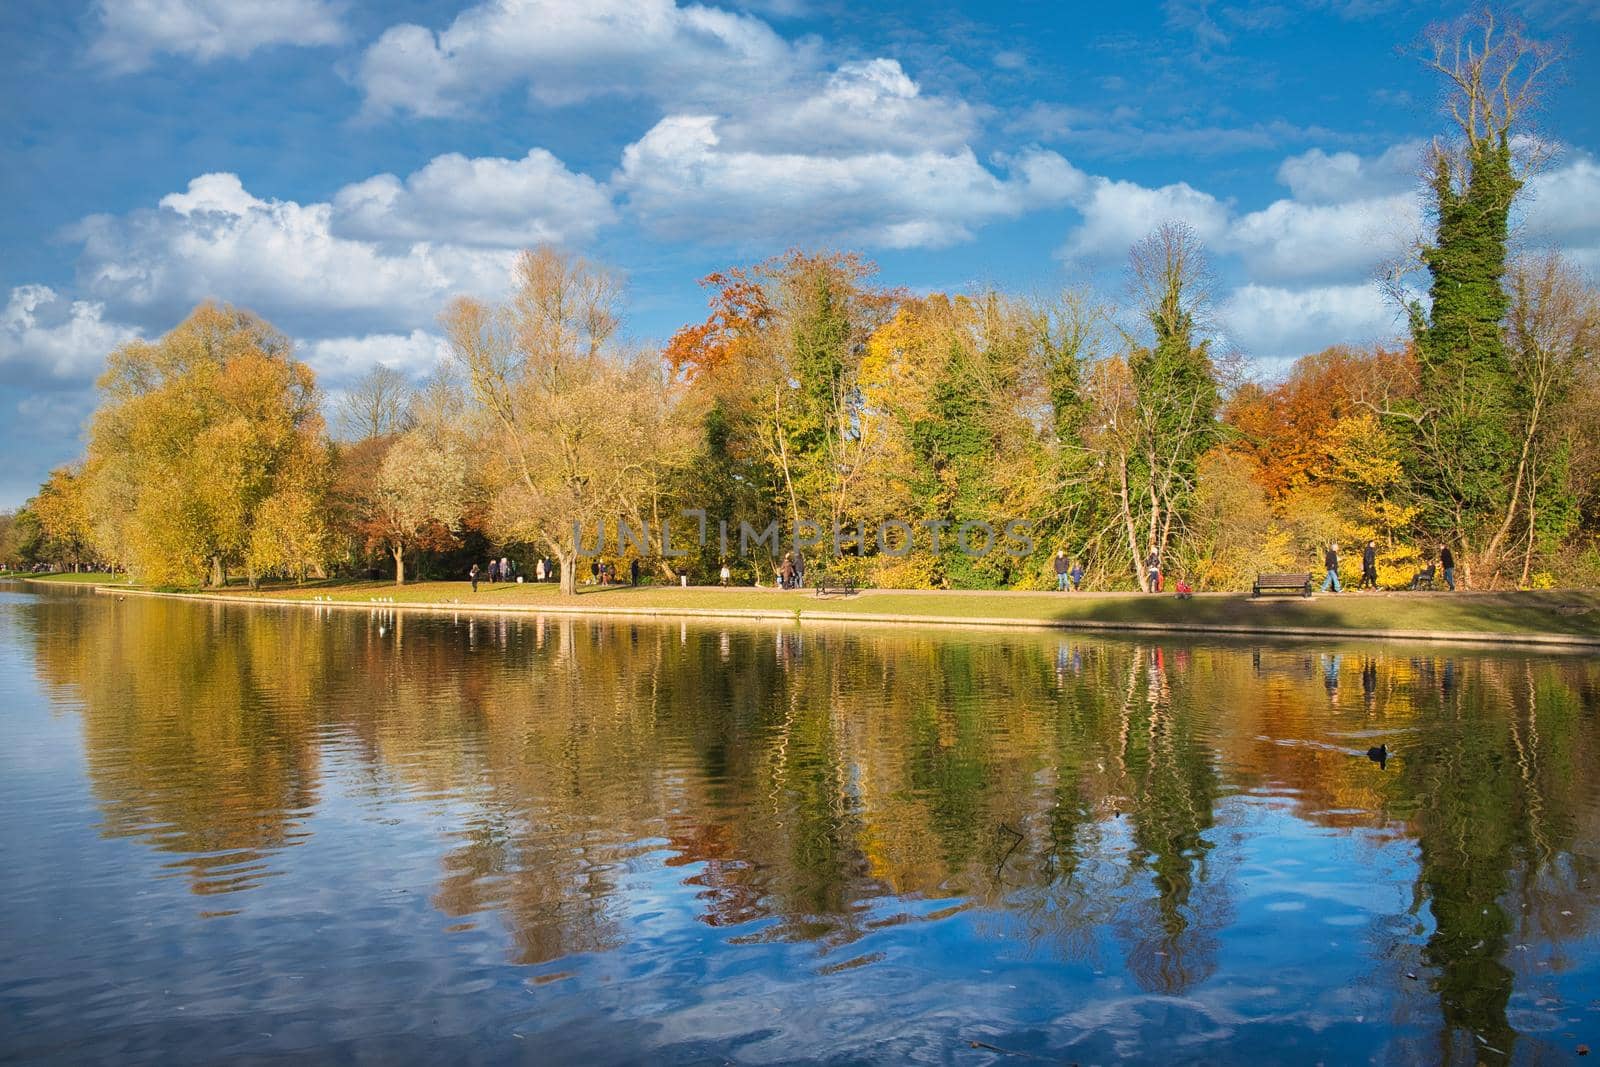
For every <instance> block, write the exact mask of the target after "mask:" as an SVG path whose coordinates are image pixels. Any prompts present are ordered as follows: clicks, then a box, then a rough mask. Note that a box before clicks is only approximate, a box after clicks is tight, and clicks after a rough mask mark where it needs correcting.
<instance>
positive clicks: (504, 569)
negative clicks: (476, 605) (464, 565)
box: [467, 556, 544, 593]
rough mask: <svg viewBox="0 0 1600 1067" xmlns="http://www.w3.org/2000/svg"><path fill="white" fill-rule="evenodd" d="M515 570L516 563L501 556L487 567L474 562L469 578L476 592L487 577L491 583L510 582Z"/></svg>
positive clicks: (468, 574)
mask: <svg viewBox="0 0 1600 1067" xmlns="http://www.w3.org/2000/svg"><path fill="white" fill-rule="evenodd" d="M539 562H540V563H543V562H544V561H543V560H540V561H539ZM515 570H516V564H514V563H512V562H511V560H509V559H507V558H506V557H505V556H501V557H500V558H499V559H491V560H490V561H489V566H488V567H487V568H480V567H479V566H478V565H477V564H476V563H474V564H473V565H472V569H471V570H469V571H467V578H468V580H469V581H471V582H472V591H473V592H474V593H476V592H477V591H478V583H479V582H480V581H482V580H483V579H484V578H485V577H487V578H488V579H489V584H490V585H493V584H495V583H496V582H509V581H511V580H512V579H511V575H512V572H513V571H515Z"/></svg>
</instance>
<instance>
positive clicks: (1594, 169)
mask: <svg viewBox="0 0 1600 1067" xmlns="http://www.w3.org/2000/svg"><path fill="white" fill-rule="evenodd" d="M1523 196H1524V200H1523V201H1522V203H1521V205H1520V206H1519V208H1518V214H1519V215H1520V216H1521V219H1522V225H1521V227H1520V232H1519V234H1518V236H1519V237H1521V238H1522V239H1524V240H1527V241H1530V242H1532V243H1534V244H1536V245H1543V246H1553V247H1563V248H1566V249H1567V250H1568V251H1569V252H1571V253H1573V254H1574V256H1575V258H1588V259H1591V260H1594V262H1593V264H1592V266H1591V269H1593V267H1600V258H1597V256H1596V253H1597V252H1600V163H1597V162H1596V161H1595V160H1594V159H1593V158H1592V157H1590V156H1587V155H1581V156H1578V157H1577V158H1575V159H1573V160H1572V161H1571V162H1569V163H1566V164H1564V165H1562V166H1560V167H1553V168H1551V169H1549V170H1546V171H1542V172H1540V173H1538V174H1536V175H1534V176H1533V177H1532V178H1530V179H1529V180H1528V183H1527V185H1526V186H1525V187H1524V189H1523Z"/></svg>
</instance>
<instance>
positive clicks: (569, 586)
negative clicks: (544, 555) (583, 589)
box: [556, 552, 578, 596]
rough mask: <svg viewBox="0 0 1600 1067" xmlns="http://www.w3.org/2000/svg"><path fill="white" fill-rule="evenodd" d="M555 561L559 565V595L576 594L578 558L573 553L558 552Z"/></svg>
mask: <svg viewBox="0 0 1600 1067" xmlns="http://www.w3.org/2000/svg"><path fill="white" fill-rule="evenodd" d="M556 562H557V563H558V564H559V565H560V566H561V595H562V596H577V595H578V558H577V556H576V555H575V554H568V553H565V552H558V553H557V554H556Z"/></svg>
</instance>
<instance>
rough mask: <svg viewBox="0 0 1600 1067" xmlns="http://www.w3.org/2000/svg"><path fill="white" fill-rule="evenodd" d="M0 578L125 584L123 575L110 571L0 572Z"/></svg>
mask: <svg viewBox="0 0 1600 1067" xmlns="http://www.w3.org/2000/svg"><path fill="white" fill-rule="evenodd" d="M0 578H17V579H20V580H22V581H25V582H61V583H65V584H74V583H75V584H80V585H105V584H106V583H107V582H125V581H127V580H128V576H127V575H125V574H112V573H111V572H110V571H78V572H76V573H74V572H72V571H61V572H59V573H57V574H33V573H30V572H28V571H0Z"/></svg>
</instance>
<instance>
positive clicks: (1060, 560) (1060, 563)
mask: <svg viewBox="0 0 1600 1067" xmlns="http://www.w3.org/2000/svg"><path fill="white" fill-rule="evenodd" d="M1071 573H1072V564H1071V563H1069V562H1068V560H1067V552H1066V550H1065V549H1061V548H1058V549H1056V592H1058V593H1064V592H1066V591H1067V581H1068V580H1069V576H1070V575H1071Z"/></svg>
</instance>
